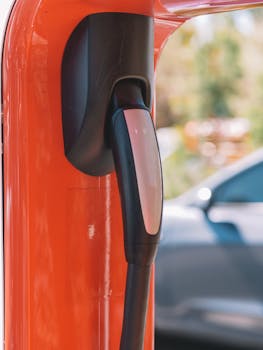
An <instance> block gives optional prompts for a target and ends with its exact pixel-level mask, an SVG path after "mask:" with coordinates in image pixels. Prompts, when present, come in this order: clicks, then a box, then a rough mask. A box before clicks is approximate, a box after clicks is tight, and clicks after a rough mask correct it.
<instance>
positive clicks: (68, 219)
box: [3, 0, 184, 350]
mask: <svg viewBox="0 0 263 350" xmlns="http://www.w3.org/2000/svg"><path fill="white" fill-rule="evenodd" d="M171 3H172V2H169V1H168V0H167V1H163V4H161V3H159V2H158V1H156V2H155V4H153V1H152V0H149V1H142V0H125V1H121V0H111V1H109V0H100V1H99V0H17V2H16V5H15V7H14V9H13V12H12V15H11V18H10V21H9V27H8V31H7V35H6V41H5V50H4V59H3V79H4V80H3V102H4V191H5V193H4V210H5V214H4V215H5V293H6V294H5V349H6V350H11V349H12V350H13V349H14V350H29V349H32V350H58V349H60V350H61V349H63V350H67V349H70V350H72V349H78V350H82V349H83V350H87V349H90V350H91V349H92V350H97V349H103V350H116V349H118V346H119V339H120V333H121V323H122V312H123V296H124V284H125V274H126V263H125V259H124V250H123V235H122V220H121V210H120V203H119V197H118V190H117V183H116V178H115V175H113V174H112V175H108V176H105V177H101V178H95V177H90V176H86V175H84V174H82V173H80V172H79V171H77V170H76V169H74V168H73V167H72V166H71V164H69V163H68V162H67V160H66V158H65V156H64V151H63V140H62V124H61V102H60V101H61V96H60V69H61V60H62V54H63V50H64V47H65V44H66V41H67V39H68V37H69V35H70V33H71V32H72V30H73V29H74V27H75V26H76V24H77V23H78V22H80V20H81V19H82V18H83V17H85V16H87V15H89V14H91V13H97V12H104V11H119V12H131V13H139V14H146V15H153V12H154V11H155V16H156V22H155V23H156V36H155V59H156V60H157V57H158V54H159V51H160V48H161V46H162V44H163V42H164V41H165V39H166V37H167V36H168V35H169V34H170V33H171V32H172V31H173V30H174V29H175V28H177V27H178V26H179V25H181V24H182V23H183V22H184V18H183V17H182V16H177V17H176V16H175V15H174V14H169V9H170V8H169V6H170V5H171ZM169 4H170V5H169ZM170 7H171V6H170ZM169 16H170V17H169ZM169 20H171V21H169ZM152 348H153V288H152V289H151V298H150V308H149V313H148V323H147V332H146V341H145V349H147V350H151V349H152Z"/></svg>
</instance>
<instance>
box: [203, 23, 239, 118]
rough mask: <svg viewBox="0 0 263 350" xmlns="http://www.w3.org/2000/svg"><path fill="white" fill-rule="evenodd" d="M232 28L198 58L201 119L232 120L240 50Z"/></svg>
mask: <svg viewBox="0 0 263 350" xmlns="http://www.w3.org/2000/svg"><path fill="white" fill-rule="evenodd" d="M232 31H233V30H232V28H231V29H229V28H228V30H223V31H220V32H217V33H216V34H215V36H214V39H213V41H211V42H208V43H206V44H204V45H203V46H202V47H200V49H199V50H198V51H197V54H196V71H197V74H198V90H197V91H198V96H199V99H198V101H199V104H198V117H199V118H202V119H204V118H209V117H231V116H233V111H232V110H231V97H232V96H234V95H236V94H237V93H238V84H239V79H240V78H241V77H242V70H241V67H240V63H239V61H240V47H239V43H238V40H237V38H236V35H235V33H234V32H233V33H232Z"/></svg>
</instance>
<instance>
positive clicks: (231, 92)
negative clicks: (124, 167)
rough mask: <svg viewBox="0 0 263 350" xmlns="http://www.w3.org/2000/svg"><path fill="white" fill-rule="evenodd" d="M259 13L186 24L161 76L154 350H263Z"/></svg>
mask: <svg viewBox="0 0 263 350" xmlns="http://www.w3.org/2000/svg"><path fill="white" fill-rule="evenodd" d="M262 33H263V9H261V8H258V9H255V10H246V11H238V12H232V13H225V14H216V15H215V14H213V15H208V16H201V17H198V18H194V19H192V20H190V21H189V22H187V23H186V24H184V25H183V26H182V27H181V28H179V30H177V31H176V32H175V33H174V34H173V35H172V36H171V37H170V39H169V40H168V42H167V44H166V47H165V48H164V50H163V52H162V55H161V58H160V60H159V63H158V66H157V76H156V79H157V80H156V85H157V114H156V115H157V137H158V140H159V145H160V152H161V158H162V163H163V176H164V196H165V201H164V211H163V225H162V239H161V242H160V248H159V252H158V255H157V259H156V275H155V276H156V288H155V295H156V324H155V327H156V350H171V349H175V350H188V349H195V350H197V349H199V350H205V349H207V350H215V349H222V350H227V349H231V350H232V349H238V350H242V349H243V350H252V349H259V350H260V349H261V350H262V349H263V279H262V274H263V186H262V179H263V148H262V146H263V64H262V59H263V35H262Z"/></svg>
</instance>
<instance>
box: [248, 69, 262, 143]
mask: <svg viewBox="0 0 263 350" xmlns="http://www.w3.org/2000/svg"><path fill="white" fill-rule="evenodd" d="M255 93H256V94H257V96H256V98H255V103H254V105H253V106H252V107H251V109H250V111H249V112H248V116H249V119H250V121H251V136H252V143H253V144H254V146H256V147H258V146H262V145H263V103H262V101H263V74H261V75H260V76H259V78H258V81H257V86H255Z"/></svg>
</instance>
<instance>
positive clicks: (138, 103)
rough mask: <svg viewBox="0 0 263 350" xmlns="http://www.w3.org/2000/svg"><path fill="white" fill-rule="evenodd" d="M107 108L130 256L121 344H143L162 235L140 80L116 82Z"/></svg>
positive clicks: (155, 154)
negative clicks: (154, 262)
mask: <svg viewBox="0 0 263 350" xmlns="http://www.w3.org/2000/svg"><path fill="white" fill-rule="evenodd" d="M110 114H111V115H112V117H111V118H110V123H111V146H112V149H113V156H114V162H115V169H116V173H117V178H118V185H119V191H120V197H121V204H122V213H123V225H124V245H125V256H126V260H127V262H128V270H127V279H126V291H125V304H124V316H123V327H122V336H121V342H120V350H142V349H143V344H144V332H145V323H146V315H147V305H148V295H149V283H150V275H151V266H152V263H153V261H154V258H155V255H156V252H157V246H158V242H159V236H160V225H161V212H162V174H161V164H160V157H159V150H158V145H157V140H156V135H155V129H154V126H153V123H152V119H151V116H150V113H149V111H148V109H147V108H146V107H145V105H144V101H143V87H142V86H141V84H140V83H138V82H137V81H136V80H132V79H131V80H128V79H127V80H124V81H121V82H119V83H118V84H117V86H116V87H115V89H114V93H113V97H112V106H111V110H110Z"/></svg>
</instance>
